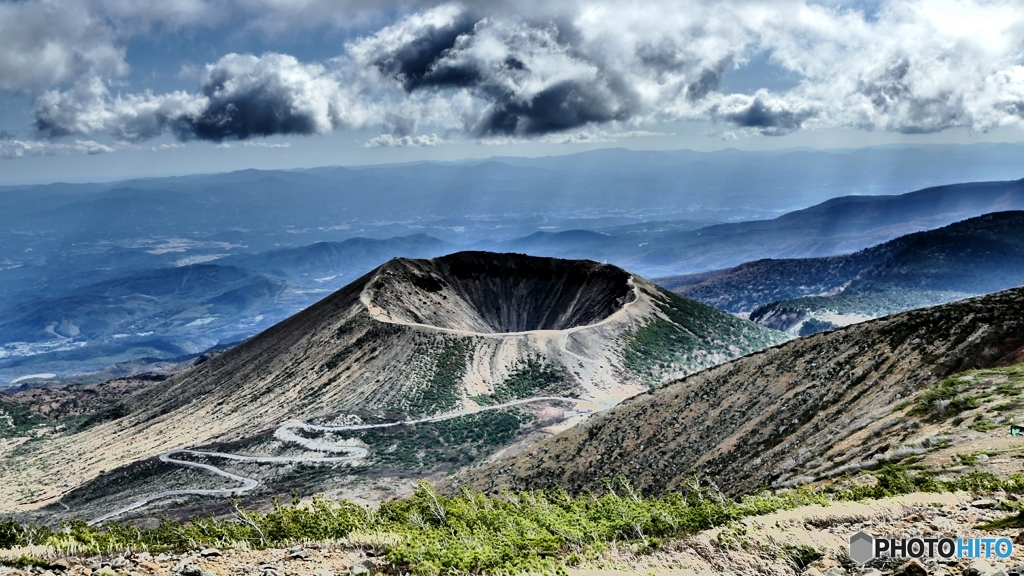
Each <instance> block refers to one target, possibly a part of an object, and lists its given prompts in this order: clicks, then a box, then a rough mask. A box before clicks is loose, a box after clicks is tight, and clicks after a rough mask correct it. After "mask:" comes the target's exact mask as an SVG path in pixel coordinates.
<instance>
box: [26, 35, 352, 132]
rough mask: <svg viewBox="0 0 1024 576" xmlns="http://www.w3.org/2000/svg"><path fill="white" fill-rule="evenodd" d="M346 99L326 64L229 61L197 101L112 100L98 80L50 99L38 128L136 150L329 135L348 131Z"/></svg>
mask: <svg viewBox="0 0 1024 576" xmlns="http://www.w3.org/2000/svg"><path fill="white" fill-rule="evenodd" d="M344 102H345V96H344V95H343V94H342V90H341V86H340V85H339V82H338V80H337V79H336V78H334V77H333V76H332V75H331V74H328V73H327V71H326V69H325V68H324V67H323V66H322V65H319V64H302V63H300V62H299V61H298V60H296V59H295V58H294V57H292V56H287V55H282V54H267V55H265V56H263V57H255V56H251V55H239V54H229V55H227V56H225V57H223V58H221V59H220V60H219V61H218V62H216V63H215V64H211V65H209V66H207V67H206V70H205V73H204V76H203V79H202V82H201V85H200V89H199V91H198V92H197V93H194V94H190V93H186V92H181V91H178V92H173V93H170V94H162V95H156V94H153V93H151V92H145V93H142V94H130V95H127V96H122V95H114V96H112V95H111V94H110V92H109V90H108V88H107V87H106V85H105V84H104V83H103V82H102V81H101V80H99V79H95V78H94V79H92V80H90V81H89V82H87V83H82V84H81V85H79V86H77V87H76V88H75V89H73V90H69V91H64V92H60V91H55V90H54V91H49V92H47V93H46V94H44V95H43V96H41V97H40V98H39V100H38V102H37V103H36V111H35V117H36V118H35V128H36V130H37V131H38V132H40V133H41V134H43V135H46V136H48V137H51V138H52V137H59V136H67V135H73V134H79V135H81V134H91V133H95V132H107V133H110V134H112V135H113V136H115V137H116V138H119V139H122V140H126V141H130V142H137V141H141V140H146V139H149V138H153V137H156V136H158V135H160V134H162V133H164V132H165V131H170V132H172V133H174V134H175V135H176V136H177V137H178V138H179V139H180V140H194V139H201V140H211V141H215V142H220V141H223V140H244V139H247V138H251V137H254V136H270V135H274V134H302V135H308V134H323V133H325V132H328V131H330V130H332V129H334V128H335V127H337V126H339V125H341V123H342V121H343V119H344V117H345V115H346V109H347V108H346V107H344Z"/></svg>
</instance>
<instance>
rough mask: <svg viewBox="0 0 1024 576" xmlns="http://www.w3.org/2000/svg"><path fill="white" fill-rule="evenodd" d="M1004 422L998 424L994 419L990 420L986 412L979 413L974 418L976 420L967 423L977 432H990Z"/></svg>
mask: <svg viewBox="0 0 1024 576" xmlns="http://www.w3.org/2000/svg"><path fill="white" fill-rule="evenodd" d="M1000 426H1002V424H997V423H995V422H994V421H993V420H989V419H988V418H986V417H985V415H984V414H978V416H977V417H975V418H974V421H973V422H971V423H970V424H968V425H967V427H968V428H970V429H971V430H974V431H977V432H988V431H990V430H995V429H996V428H999V427H1000Z"/></svg>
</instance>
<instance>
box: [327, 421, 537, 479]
mask: <svg viewBox="0 0 1024 576" xmlns="http://www.w3.org/2000/svg"><path fill="white" fill-rule="evenodd" d="M535 419H536V416H534V415H533V414H532V413H530V412H526V411H523V410H519V409H517V408H512V409H508V410H488V411H485V412H480V413H477V414H467V415H465V416H461V417H459V418H452V419H450V420H442V421H440V422H423V423H420V424H416V425H414V426H393V427H389V428H370V429H367V430H346V431H344V432H341V433H339V434H338V436H339V437H340V438H358V439H360V440H362V441H363V442H365V443H366V444H368V445H369V446H370V447H371V448H372V450H371V451H370V455H369V456H368V458H367V460H366V464H367V465H368V466H370V467H372V468H385V469H394V470H422V469H431V468H437V467H446V468H447V467H458V466H464V465H466V464H470V463H472V462H475V461H476V460H478V459H480V458H483V457H486V456H488V455H490V454H491V453H493V452H494V451H495V450H496V449H497V448H499V447H502V446H506V445H508V444H510V443H512V441H513V439H515V437H516V436H517V435H518V434H519V433H520V430H521V429H522V428H523V427H524V426H526V425H528V424H529V423H531V422H533V421H534V420H535ZM318 436H319V437H323V436H324V434H323V433H321V434H319V435H318ZM340 438H339V439H340Z"/></svg>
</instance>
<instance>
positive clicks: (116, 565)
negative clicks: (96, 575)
mask: <svg viewBox="0 0 1024 576" xmlns="http://www.w3.org/2000/svg"><path fill="white" fill-rule="evenodd" d="M127 565H128V561H127V560H125V559H124V556H118V557H117V558H114V559H113V560H111V562H110V567H111V568H113V569H115V570H120V569H121V568H124V567H125V566H127Z"/></svg>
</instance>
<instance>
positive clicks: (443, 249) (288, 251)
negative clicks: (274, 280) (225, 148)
mask: <svg viewBox="0 0 1024 576" xmlns="http://www.w3.org/2000/svg"><path fill="white" fill-rule="evenodd" d="M450 251H452V246H451V245H449V244H448V243H446V242H442V241H441V240H438V239H437V238H433V237H431V236H427V235H425V234H413V235H410V236H403V237H398V238H388V239H385V240H376V239H371V238H350V239H348V240H345V241H343V242H317V243H315V244H311V245H309V246H302V247H300V248H282V249H279V250H270V251H267V252H261V253H258V254H239V255H235V256H229V257H227V258H224V259H222V260H220V261H219V263H221V264H230V265H236V266H241V267H243V268H248V269H252V270H259V271H263V272H269V273H274V274H276V275H279V276H282V277H286V278H289V279H294V280H298V281H304V282H308V281H310V280H313V281H315V280H316V278H315V277H324V276H329V275H335V276H343V277H344V278H347V279H352V278H356V277H359V276H361V275H362V274H364V273H365V272H366V271H367V270H372V269H373V268H375V267H377V266H379V265H381V264H383V263H384V262H385V261H387V260H390V259H391V258H395V257H399V256H402V257H407V258H429V257H432V256H439V255H441V254H444V253H447V252H450ZM332 280H333V279H332ZM340 280H341V279H339V281H340ZM334 283H336V282H332V285H333V284H334Z"/></svg>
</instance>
